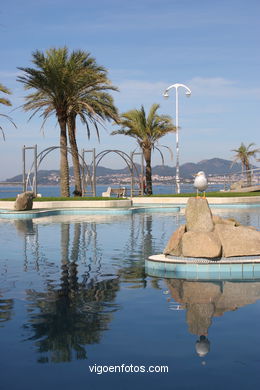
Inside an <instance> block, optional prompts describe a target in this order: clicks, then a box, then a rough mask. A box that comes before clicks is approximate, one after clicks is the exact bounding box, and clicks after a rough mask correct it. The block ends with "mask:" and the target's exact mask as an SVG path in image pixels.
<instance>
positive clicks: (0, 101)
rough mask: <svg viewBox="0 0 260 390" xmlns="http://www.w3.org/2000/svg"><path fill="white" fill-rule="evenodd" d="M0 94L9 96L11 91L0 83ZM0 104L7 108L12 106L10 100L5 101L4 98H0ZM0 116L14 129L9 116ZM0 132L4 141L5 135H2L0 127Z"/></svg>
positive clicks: (0, 127)
mask: <svg viewBox="0 0 260 390" xmlns="http://www.w3.org/2000/svg"><path fill="white" fill-rule="evenodd" d="M0 92H1V93H5V94H8V95H10V94H11V91H10V90H9V89H8V88H6V87H5V86H4V85H3V84H1V83H0ZM0 104H3V105H4V106H9V107H10V106H11V105H12V103H11V102H10V100H9V99H6V98H5V97H0ZM0 116H3V117H5V118H7V119H8V120H9V121H10V122H11V123H12V124H13V125H14V127H16V125H15V123H14V122H13V120H12V118H10V116H8V115H6V114H0ZM0 130H1V132H2V135H3V138H4V139H5V133H4V130H3V128H2V126H0Z"/></svg>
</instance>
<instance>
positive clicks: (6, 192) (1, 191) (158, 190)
mask: <svg viewBox="0 0 260 390" xmlns="http://www.w3.org/2000/svg"><path fill="white" fill-rule="evenodd" d="M107 188H108V185H97V187H96V195H97V196H102V192H105V191H107ZM223 189H224V185H223V184H222V185H221V184H210V185H209V187H208V189H207V192H212V191H220V190H223ZM73 191H74V187H73V186H72V187H71V188H70V192H71V194H72V193H73ZM126 191H127V194H130V186H126ZM21 192H23V189H22V187H19V186H0V199H4V198H15V197H16V196H17V194H20V193H21ZM37 192H38V194H41V195H42V196H43V197H48V196H49V197H58V196H60V187H59V186H48V185H42V186H41V185H39V186H38V189H37ZM181 192H182V193H189V192H195V189H194V187H193V185H192V184H183V185H181ZM175 193H176V187H175V185H157V184H154V185H153V194H154V195H160V194H162V195H165V194H175Z"/></svg>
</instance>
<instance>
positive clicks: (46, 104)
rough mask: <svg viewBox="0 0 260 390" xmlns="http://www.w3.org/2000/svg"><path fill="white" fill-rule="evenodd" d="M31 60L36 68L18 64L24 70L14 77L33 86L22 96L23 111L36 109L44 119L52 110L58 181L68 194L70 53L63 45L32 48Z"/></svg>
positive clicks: (72, 61) (71, 63)
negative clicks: (57, 141)
mask: <svg viewBox="0 0 260 390" xmlns="http://www.w3.org/2000/svg"><path fill="white" fill-rule="evenodd" d="M32 57H33V58H32V62H33V64H34V65H35V66H36V68H18V69H20V70H22V71H23V72H24V75H23V76H19V77H18V81H20V82H21V83H23V84H24V87H25V89H26V90H31V89H32V90H34V91H36V92H33V93H31V94H29V95H27V96H26V98H25V99H26V103H25V104H24V105H23V108H24V110H25V111H30V110H32V111H33V114H32V115H31V117H30V119H31V118H32V117H33V116H34V115H35V114H36V113H38V112H42V114H41V116H42V117H43V118H44V122H43V123H45V120H46V119H47V118H48V117H49V116H50V115H51V114H52V113H53V112H55V114H56V117H57V120H58V123H59V127H60V185H61V195H62V196H66V197H68V196H69V166H68V155H67V127H66V126H67V110H68V106H69V103H70V100H71V87H72V83H73V80H72V75H71V73H72V69H73V67H74V62H75V61H74V57H73V56H72V55H71V56H69V55H68V49H67V48H66V47H64V48H61V49H50V50H47V51H46V54H44V53H42V52H40V51H38V50H37V51H35V52H34V53H33V54H32Z"/></svg>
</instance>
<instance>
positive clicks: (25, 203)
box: [14, 191, 34, 211]
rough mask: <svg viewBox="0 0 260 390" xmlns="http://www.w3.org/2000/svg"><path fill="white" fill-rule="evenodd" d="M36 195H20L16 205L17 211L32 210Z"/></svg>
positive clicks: (29, 192)
mask: <svg viewBox="0 0 260 390" xmlns="http://www.w3.org/2000/svg"><path fill="white" fill-rule="evenodd" d="M33 198H34V194H33V192H31V191H27V192H23V193H22V194H18V195H17V197H16V201H15V204H14V209H15V210H16V211H25V210H32V207H33Z"/></svg>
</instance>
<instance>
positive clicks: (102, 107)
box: [68, 51, 119, 194]
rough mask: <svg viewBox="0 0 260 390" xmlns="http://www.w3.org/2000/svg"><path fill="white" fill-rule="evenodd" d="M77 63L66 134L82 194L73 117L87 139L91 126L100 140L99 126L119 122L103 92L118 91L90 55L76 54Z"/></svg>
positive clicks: (112, 106) (76, 181)
mask: <svg viewBox="0 0 260 390" xmlns="http://www.w3.org/2000/svg"><path fill="white" fill-rule="evenodd" d="M78 55H79V58H80V61H79V69H77V74H76V75H75V79H76V80H77V83H75V91H74V99H73V101H72V102H71V104H70V106H69V109H68V134H69V141H70V146H71V150H72V160H73V168H74V178H75V192H76V193H77V194H81V193H82V186H81V179H80V164H79V157H78V156H79V155H78V147H77V142H76V117H77V115H78V116H79V117H80V119H81V121H82V123H83V124H84V125H86V128H87V135H88V138H90V126H89V124H92V125H93V126H94V127H95V129H96V132H97V135H98V138H99V129H98V125H100V124H101V125H103V123H104V121H105V120H111V119H113V120H114V121H116V122H118V121H119V118H118V113H117V109H116V107H115V106H114V102H113V98H112V96H111V95H110V94H109V93H107V92H106V90H113V91H117V88H116V87H114V86H113V85H112V84H111V83H110V81H109V80H108V78H107V70H106V69H105V68H104V67H102V66H98V65H97V63H96V61H95V59H94V58H93V57H90V54H89V53H86V52H83V51H82V52H80V51H79V52H78Z"/></svg>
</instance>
